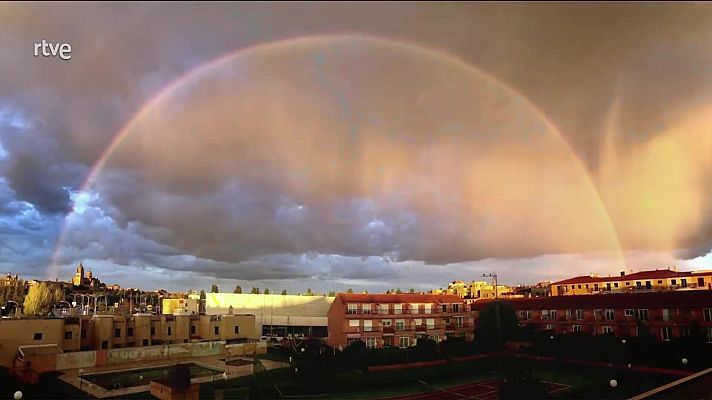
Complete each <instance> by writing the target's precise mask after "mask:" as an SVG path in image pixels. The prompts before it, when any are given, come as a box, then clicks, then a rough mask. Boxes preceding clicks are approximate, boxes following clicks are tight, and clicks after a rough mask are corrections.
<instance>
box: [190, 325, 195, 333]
mask: <svg viewBox="0 0 712 400" xmlns="http://www.w3.org/2000/svg"><path fill="white" fill-rule="evenodd" d="M190 334H191V335H195V325H191V326H190Z"/></svg>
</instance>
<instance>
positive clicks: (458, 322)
mask: <svg viewBox="0 0 712 400" xmlns="http://www.w3.org/2000/svg"><path fill="white" fill-rule="evenodd" d="M464 325H465V318H464V317H455V326H456V327H458V328H462V327H463V326H464Z"/></svg>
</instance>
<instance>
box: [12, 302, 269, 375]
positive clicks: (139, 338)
mask: <svg viewBox="0 0 712 400" xmlns="http://www.w3.org/2000/svg"><path fill="white" fill-rule="evenodd" d="M254 320H255V316H254V315H246V314H233V315H187V314H177V315H165V314H161V315H157V314H134V315H112V314H105V315H104V314H95V315H81V316H70V317H65V318H2V319H0V366H4V367H10V366H12V362H13V360H14V359H15V357H16V356H17V354H18V349H19V348H20V347H21V346H33V345H50V344H55V345H57V346H58V347H59V348H60V349H61V350H62V351H63V352H72V351H81V350H110V349H117V348H125V347H141V346H155V345H164V344H178V343H194V342H207V341H216V340H223V341H226V342H228V343H231V342H238V341H244V340H247V339H257V338H258V337H259V335H257V332H256V331H255V328H254V327H255V322H254Z"/></svg>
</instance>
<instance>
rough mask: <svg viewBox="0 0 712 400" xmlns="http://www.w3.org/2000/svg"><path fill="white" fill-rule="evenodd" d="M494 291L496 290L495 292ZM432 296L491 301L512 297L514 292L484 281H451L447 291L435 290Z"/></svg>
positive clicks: (506, 287) (505, 287)
mask: <svg viewBox="0 0 712 400" xmlns="http://www.w3.org/2000/svg"><path fill="white" fill-rule="evenodd" d="M495 289H496V290H495ZM431 292H432V293H433V294H454V295H457V296H460V297H462V298H463V299H493V298H495V296H496V297H509V296H512V295H514V290H513V289H512V288H510V287H509V286H505V285H497V287H496V288H495V286H494V285H493V284H491V283H488V282H484V281H472V282H470V283H465V282H463V281H452V282H450V283H448V285H447V289H435V290H432V291H431Z"/></svg>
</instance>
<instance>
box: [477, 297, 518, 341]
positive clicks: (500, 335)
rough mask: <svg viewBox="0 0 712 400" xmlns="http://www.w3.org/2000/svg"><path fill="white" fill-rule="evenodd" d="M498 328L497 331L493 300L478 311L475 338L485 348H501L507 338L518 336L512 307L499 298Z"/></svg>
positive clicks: (516, 322)
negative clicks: (478, 316)
mask: <svg viewBox="0 0 712 400" xmlns="http://www.w3.org/2000/svg"><path fill="white" fill-rule="evenodd" d="M499 321H500V329H499V332H497V304H496V303H495V302H494V301H493V302H491V303H490V304H487V306H486V307H485V308H484V309H483V310H482V312H481V313H480V318H479V324H478V326H477V335H476V336H475V340H476V341H477V342H478V344H479V345H480V346H481V348H482V349H485V350H496V349H501V348H502V347H503V346H504V343H505V341H506V340H508V339H516V338H518V337H519V321H518V320H517V313H516V312H515V311H514V307H512V305H511V304H510V303H509V302H506V301H502V300H499Z"/></svg>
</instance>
